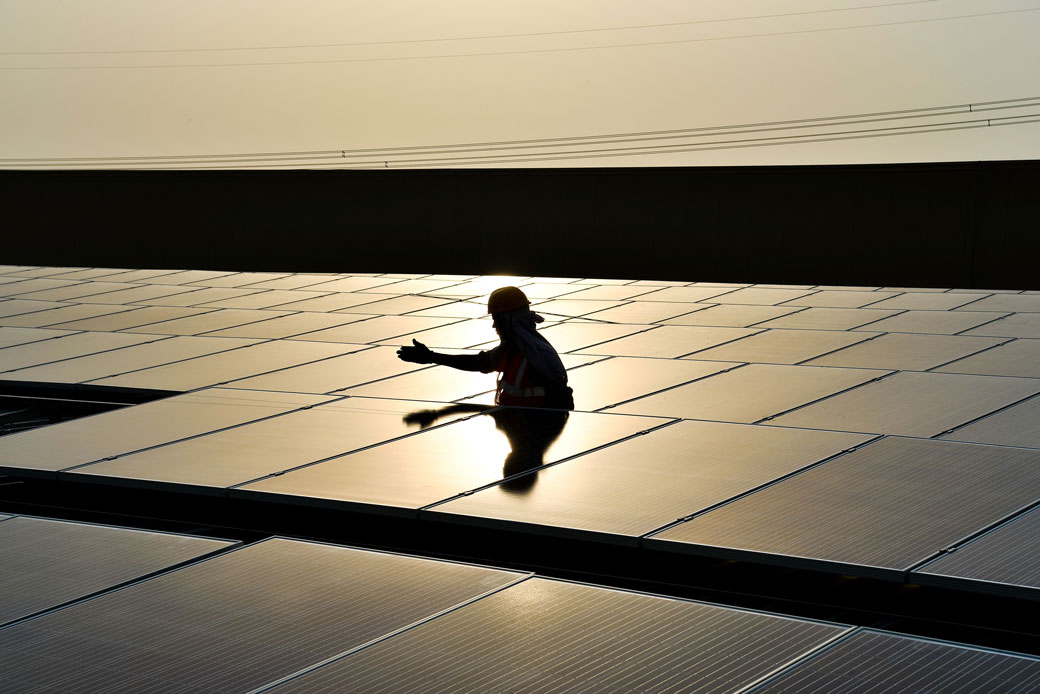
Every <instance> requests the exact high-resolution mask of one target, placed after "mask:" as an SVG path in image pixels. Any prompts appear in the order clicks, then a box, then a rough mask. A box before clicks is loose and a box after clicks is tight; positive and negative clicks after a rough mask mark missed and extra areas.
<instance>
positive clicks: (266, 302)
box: [206, 287, 331, 309]
mask: <svg viewBox="0 0 1040 694" xmlns="http://www.w3.org/2000/svg"><path fill="white" fill-rule="evenodd" d="M246 289H252V287H246ZM330 293H331V292H329V291H328V290H326V291H317V290H314V291H312V290H307V289H266V290H263V291H257V292H252V293H249V294H244V295H242V296H236V297H231V298H227V299H219V300H216V301H211V302H209V303H208V304H206V305H207V306H217V307H219V308H242V309H263V308H271V307H278V308H281V304H288V303H292V302H294V301H303V300H305V299H317V298H320V297H322V296H326V295H328V294H330Z"/></svg>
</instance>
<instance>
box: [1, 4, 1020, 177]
mask: <svg viewBox="0 0 1040 694" xmlns="http://www.w3.org/2000/svg"><path fill="white" fill-rule="evenodd" d="M994 13H996V14H994ZM763 15H784V16H772V17H764V16H763ZM966 15H986V16H966ZM933 20H937V21H933ZM647 25H666V26H647ZM878 25H881V26H878ZM520 34H523V35H520ZM504 35H505V36H504ZM319 44H321V45H319ZM326 44H341V45H326ZM342 44H351V45H342ZM359 44H364V45H359ZM239 49H243V50H239ZM0 52H2V53H3V55H0V94H2V95H3V96H2V98H0V158H2V159H7V160H11V159H15V158H64V157H98V158H110V157H155V156H183V155H207V154H248V153H272V152H274V153H278V152H309V151H336V150H354V149H381V148H408V147H417V146H426V147H429V146H439V145H456V144H466V143H488V142H513V141H519V140H540V139H545V138H563V141H562V142H559V143H557V145H556V146H555V147H551V148H546V147H544V145H545V144H546V143H544V142H542V143H534V144H537V145H540V146H543V147H542V148H531V147H527V148H525V149H492V148H491V146H489V145H487V144H478V145H477V146H475V147H468V148H465V151H462V152H459V151H451V152H441V153H437V150H436V149H434V150H423V154H421V155H416V154H415V153H411V154H409V153H407V152H391V153H384V152H375V153H371V154H370V155H359V154H354V153H349V154H348V157H347V158H342V157H340V159H341V161H337V159H336V157H335V156H331V157H330V156H324V155H323V158H317V159H313V160H305V159H301V158H300V156H299V155H292V156H290V157H289V158H288V162H289V163H292V164H293V165H299V164H301V163H302V164H307V163H310V164H314V165H318V166H322V167H325V166H327V165H330V164H334V165H340V164H342V163H359V162H360V163H363V164H368V165H375V166H387V165H389V166H391V167H393V166H400V165H405V164H406V163H407V162H415V163H419V164H429V165H438V166H456V165H474V162H490V163H491V164H492V165H496V166H633V165H637V166H643V165H646V166H688V165H724V164H792V163H793V164H812V163H848V162H851V163H856V162H882V161H952V160H979V159H1035V158H1040V122H1033V123H1024V124H1017V125H1003V126H991V127H978V128H972V129H957V130H949V131H947V132H930V133H921V132H914V134H904V135H899V136H885V137H864V135H867V134H868V133H864V132H862V131H864V130H877V129H879V128H903V129H904V130H903V131H901V132H906V130H905V129H906V128H908V127H911V126H913V127H915V128H934V127H936V126H940V127H944V128H961V127H963V126H965V125H982V124H983V123H984V121H985V120H986V119H996V118H1008V117H1018V118H1019V119H1020V120H1025V121H1028V120H1030V116H1031V117H1032V120H1040V0H929V1H917V2H905V1H904V2H892V1H891V0H889V1H888V2H885V1H884V0H787V1H786V2H780V1H777V0H774V1H771V2H769V1H766V0H729V1H726V2H723V1H722V0H702V1H701V2H693V1H692V0H685V1H682V2H680V1H676V0H656V1H652V2H632V0H623V1H622V0H567V1H565V2H560V1H559V0H556V1H554V2H545V1H542V0H524V1H523V2H516V1H511V2H486V0H482V1H480V2H478V1H476V0H443V1H440V2H431V1H430V0H395V1H394V2H387V1H386V0H296V1H294V2H291V3H290V2H284V1H279V2H275V1H274V0H175V1H174V0H149V1H147V2H142V1H141V0H93V1H92V2H86V1H85V0H45V1H41V0H0ZM76 52H78V53H76ZM274 63H278V64H274ZM98 66H102V67H98ZM171 66H172V67H171ZM40 68H47V69H40ZM70 68H75V69H70ZM84 68H89V69H84ZM1033 97H1036V98H1034V99H1033V100H1032V101H1024V102H1022V103H1021V104H1019V105H1018V106H1017V107H1016V108H1011V109H1001V110H994V111H982V112H974V109H973V112H972V113H969V112H967V109H966V108H965V109H960V110H957V111H954V110H950V111H943V112H940V113H939V114H938V115H934V116H930V117H928V118H920V117H915V118H907V117H906V116H910V115H913V116H920V115H921V112H920V111H915V112H913V113H909V114H901V117H900V118H897V119H890V120H877V118H878V117H877V116H873V117H871V118H854V119H852V120H856V121H866V120H871V121H874V122H869V123H865V122H858V123H847V122H844V121H836V122H834V123H833V124H832V125H831V126H830V127H828V128H825V129H820V128H804V127H802V128H797V129H795V128H792V125H794V124H791V123H783V124H780V125H773V126H768V127H769V128H770V129H768V130H767V129H765V128H764V127H763V126H758V127H753V128H742V129H739V130H743V131H745V132H733V131H727V129H722V130H716V131H714V132H712V131H708V132H707V133H705V132H700V133H676V134H683V135H686V137H682V138H674V137H673V138H670V139H661V136H660V135H642V136H638V137H636V136H632V135H628V136H625V137H604V138H601V140H599V141H597V140H586V141H576V140H574V138H583V137H588V136H610V135H615V134H631V133H648V132H649V133H654V132H658V131H672V130H690V129H698V128H718V127H720V126H733V125H740V124H762V123H769V122H776V121H792V120H801V119H817V118H830V117H835V116H854V115H857V114H868V113H879V112H888V111H902V110H916V109H927V108H932V107H941V106H952V105H963V104H969V103H972V104H980V103H982V102H992V101H1000V100H1012V99H1030V98H1033ZM968 121H971V122H970V123H969V122H968ZM990 122H991V123H995V122H1001V121H992V120H991V121H990ZM1002 122H1008V121H1002ZM747 131H750V132H747ZM883 132H899V131H891V130H889V131H883ZM911 132H913V131H911ZM838 133H848V134H845V135H840V134H838ZM874 134H878V133H874ZM850 136H852V137H855V138H856V139H841V140H838V141H831V142H816V143H805V142H798V139H799V138H808V139H819V138H822V137H831V138H833V137H842V138H848V137H850ZM763 137H777V138H786V139H781V140H779V141H780V142H791V141H794V142H796V144H785V145H770V146H751V147H748V146H744V145H748V144H756V145H757V144H760V143H761V138H763ZM619 139H621V140H624V141H623V142H617V140H619ZM749 140H758V142H749ZM732 145H740V146H739V147H736V148H732ZM694 146H700V147H701V148H702V149H701V151H693V152H674V151H671V150H674V149H682V148H686V149H689V148H691V147H694ZM496 147H500V148H501V147H503V145H497V146H496ZM648 147H649V148H657V149H656V150H653V149H652V150H649V151H655V152H657V153H656V154H653V155H649V154H646V152H647V151H648V150H647V149H646V148H648ZM704 147H712V149H704ZM720 147H727V148H725V149H720ZM619 148H624V151H625V153H626V154H629V153H632V152H633V151H634V152H635V153H636V155H635V156H609V157H587V158H575V157H576V153H577V152H584V153H586V154H611V155H614V154H618V152H613V151H604V150H615V149H619ZM632 148H635V149H634V150H633V149H632ZM446 149H448V150H458V149H459V148H457V147H450V148H446ZM590 150H596V151H595V152H592V151H590ZM662 150H663V151H662ZM429 152H434V153H436V156H435V157H434V156H433V155H431V154H429ZM509 155H512V156H518V158H520V159H530V158H537V157H541V156H552V157H561V158H558V159H548V160H541V161H536V162H522V161H520V162H518V161H511V160H510V159H509ZM458 157H490V159H479V158H475V159H469V158H467V159H465V160H459V159H457V158H458ZM381 162H386V163H385V164H383V163H381ZM102 163H104V162H102ZM221 163H222V160H220V159H217V160H215V161H206V160H202V159H198V160H184V161H178V160H173V161H172V162H170V163H169V165H182V166H198V165H205V166H213V165H221ZM254 163H258V164H269V163H270V162H268V161H261V160H257V161H256V162H254ZM14 164H15V162H11V161H7V162H0V166H12V165H14ZM235 165H238V164H235ZM478 165H479V164H478Z"/></svg>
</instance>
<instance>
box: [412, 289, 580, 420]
mask: <svg viewBox="0 0 1040 694" xmlns="http://www.w3.org/2000/svg"><path fill="white" fill-rule="evenodd" d="M530 305H531V302H530V301H528V300H527V296H526V295H524V293H523V292H522V291H520V290H519V289H518V288H516V287H502V288H501V289H496V290H495V291H493V292H491V296H489V297H488V313H490V314H491V318H492V321H493V323H494V326H495V331H496V332H497V333H498V336H499V337H500V338H501V339H502V341H501V342H500V343H499V344H498V346H497V347H495V348H494V349H492V350H488V351H484V352H480V353H479V354H441V353H439V352H434V351H431V350H430V349H429V348H428V347H427V346H426V345H424V344H423V343H421V342H419V341H418V340H414V339H413V340H412V345H413V346H412V347H401V348H400V349H399V350H397V356H398V357H400V358H401V359H402V360H404V361H408V362H414V363H416V364H440V365H442V366H450V367H452V368H453V369H461V370H462V371H481V372H483V373H491V372H492V371H498V372H499V377H498V382H497V384H496V387H495V404H497V405H518V406H521V407H551V408H554V409H562V410H573V409H574V398H573V396H572V391H571V389H570V388H569V387H568V386H567V370H566V369H565V368H564V366H563V362H562V361H560V355H559V354H557V353H556V350H555V349H553V346H552V345H550V344H549V341H548V340H546V339H545V338H544V337H542V336H541V335H540V334H538V331H537V330H536V329H535V325H536V324H537V323H541V322H542V321H543V320H544V319H543V318H542V317H541V316H539V315H538V314H537V313H534V312H532V311H531V309H529V308H528V306H530Z"/></svg>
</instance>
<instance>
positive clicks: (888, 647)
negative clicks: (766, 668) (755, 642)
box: [748, 628, 1040, 694]
mask: <svg viewBox="0 0 1040 694" xmlns="http://www.w3.org/2000/svg"><path fill="white" fill-rule="evenodd" d="M893 651H894V652H893ZM933 654H934V655H933ZM900 656H903V657H902V658H901V657H900ZM929 656H931V658H930V659H928V658H929ZM958 656H960V657H967V658H968V660H969V661H968V663H967V664H968V668H966V669H965V668H962V669H961V671H960V672H957V668H956V666H957V663H956V661H955V658H957V657H958ZM972 661H974V662H972ZM979 661H981V662H979ZM1001 666H1004V668H1005V669H1004V671H1003V672H998V674H997V675H996V676H994V675H993V673H994V671H999V669H1000V667H1001ZM1012 677H1013V678H1014V679H1015V680H1017V681H1012ZM1038 685H1040V661H1038V660H1037V659H1036V658H1035V657H1034V656H1029V655H1025V654H1023V653H1012V652H1009V651H998V650H995V649H987V648H979V647H974V646H966V645H964V644H957V643H952V642H949V641H939V640H937V639H925V638H920V637H911V636H906V635H904V634H896V633H893V632H887V631H882V630H879V629H870V628H858V629H856V630H855V631H853V632H851V633H848V634H846V635H844V636H843V637H842V638H839V639H835V640H834V641H832V642H831V643H830V644H829V645H828V646H827V647H825V648H822V649H820V650H819V651H817V652H815V653H813V654H811V655H810V656H809V657H807V658H804V659H802V660H801V661H795V662H794V663H792V664H791V666H790V667H789V668H786V669H785V670H783V671H781V672H778V673H776V674H775V675H774V676H772V677H770V678H769V679H768V680H766V681H765V682H763V683H761V684H760V685H759V686H756V687H754V688H752V689H750V690H748V694H752V693H754V694H781V693H784V694H795V693H797V694H854V693H855V692H867V691H885V692H925V691H929V692H967V691H970V692H972V693H973V694H1029V692H1032V691H1035V689H1036V686H1038Z"/></svg>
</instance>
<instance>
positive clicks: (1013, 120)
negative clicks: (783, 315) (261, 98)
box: [131, 112, 1040, 170]
mask: <svg viewBox="0 0 1040 694" xmlns="http://www.w3.org/2000/svg"><path fill="white" fill-rule="evenodd" d="M1029 123H1040V112H1037V113H1029V114H1025V115H1022V116H1008V117H1003V118H988V119H986V118H984V119H974V120H961V121H950V122H947V123H937V124H930V125H911V126H895V127H889V128H871V129H860V130H850V131H841V132H837V133H825V134H815V133H813V134H803V135H786V136H777V137H762V138H750V139H737V140H718V141H715V142H705V143H699V144H696V145H688V146H677V145H655V146H645V147H624V148H608V149H585V150H572V151H569V152H546V153H543V154H534V155H531V154H526V153H521V154H516V155H500V154H495V155H481V156H470V157H436V158H427V159H414V160H392V159H388V160H378V161H367V162H347V161H339V162H328V163H321V162H318V163H311V162H308V163H307V164H306V166H308V167H311V168H315V167H321V168H338V169H347V170H370V169H383V168H390V166H389V165H390V162H391V161H392V162H393V164H394V167H395V168H399V167H406V168H427V167H437V168H443V167H445V166H450V165H455V166H467V165H489V164H517V163H528V162H545V161H562V160H576V159H601V158H609V157H624V156H644V155H654V154H680V153H689V152H701V151H712V150H725V149H744V148H750V147H769V146H775V145H792V144H806V143H819V142H839V141H848V140H861V139H868V138H876V137H890V136H898V135H917V134H928V133H937V132H950V131H956V130H969V129H977V128H986V127H998V126H1009V125H1024V124H1029ZM294 163H295V162H292V161H283V162H279V163H276V164H254V165H252V166H251V167H250V168H254V169H260V168H284V167H289V166H293V165H294ZM137 168H138V169H140V168H151V169H159V170H164V168H163V167H162V166H155V165H148V164H143V165H141V166H138V167H137ZM169 168H170V167H169V165H167V169H169ZM228 168H231V167H229V166H221V165H216V166H213V165H209V166H202V165H199V166H185V167H176V169H173V170H200V169H228ZM131 170H132V169H131Z"/></svg>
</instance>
